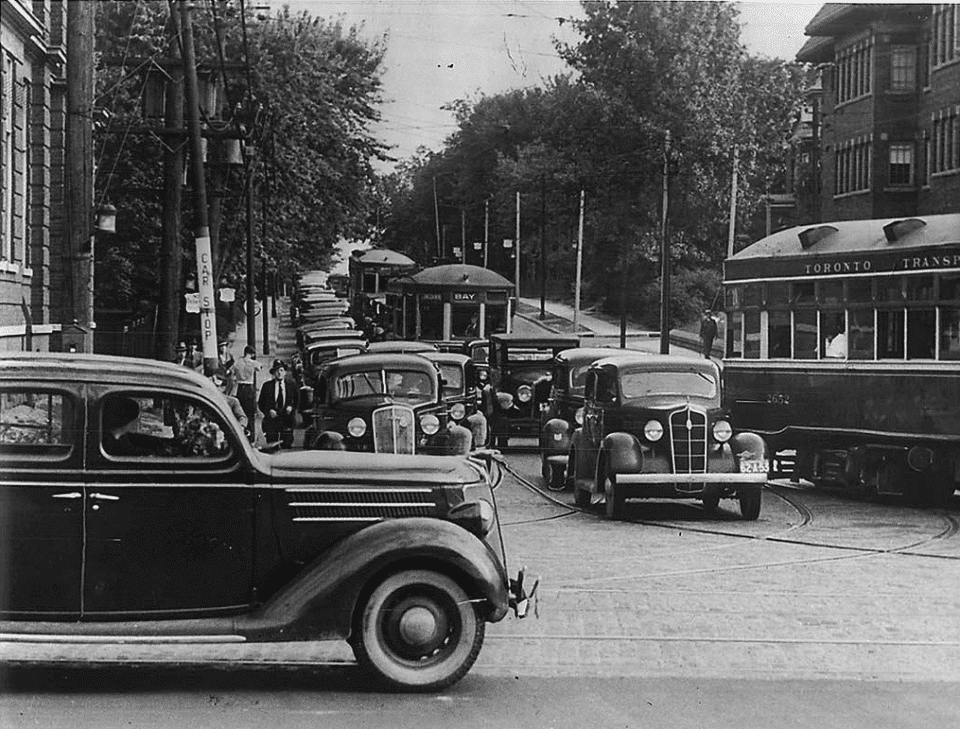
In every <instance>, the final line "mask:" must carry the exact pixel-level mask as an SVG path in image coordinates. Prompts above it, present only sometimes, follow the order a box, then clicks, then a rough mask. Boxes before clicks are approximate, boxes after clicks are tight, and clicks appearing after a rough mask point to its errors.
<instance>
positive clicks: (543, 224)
mask: <svg viewBox="0 0 960 729" xmlns="http://www.w3.org/2000/svg"><path fill="white" fill-rule="evenodd" d="M546 318H547V180H546V177H545V176H544V175H540V321H543V320H544V319H546Z"/></svg>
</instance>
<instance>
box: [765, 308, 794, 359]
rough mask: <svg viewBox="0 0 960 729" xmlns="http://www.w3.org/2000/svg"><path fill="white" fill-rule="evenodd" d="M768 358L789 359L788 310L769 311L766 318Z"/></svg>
mask: <svg viewBox="0 0 960 729" xmlns="http://www.w3.org/2000/svg"><path fill="white" fill-rule="evenodd" d="M767 340H768V346H769V357H770V359H790V354H791V348H790V312H789V311H771V312H770V315H769V316H768V318H767Z"/></svg>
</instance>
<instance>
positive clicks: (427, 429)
mask: <svg viewBox="0 0 960 729" xmlns="http://www.w3.org/2000/svg"><path fill="white" fill-rule="evenodd" d="M420 429H421V430H422V431H423V432H424V433H426V434H427V435H433V434H434V433H436V432H437V431H438V430H440V419H439V418H438V417H437V416H436V415H434V414H433V413H427V414H426V415H424V416H423V417H422V418H420Z"/></svg>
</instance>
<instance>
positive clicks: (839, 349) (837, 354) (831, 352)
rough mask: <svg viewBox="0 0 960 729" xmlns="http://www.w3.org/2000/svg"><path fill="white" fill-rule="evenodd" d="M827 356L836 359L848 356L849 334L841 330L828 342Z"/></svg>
mask: <svg viewBox="0 0 960 729" xmlns="http://www.w3.org/2000/svg"><path fill="white" fill-rule="evenodd" d="M826 356H827V357H832V358H836V359H846V357H847V335H846V334H844V333H843V332H840V333H839V334H838V335H837V336H835V337H834V338H833V339H831V340H830V341H829V342H827V352H826Z"/></svg>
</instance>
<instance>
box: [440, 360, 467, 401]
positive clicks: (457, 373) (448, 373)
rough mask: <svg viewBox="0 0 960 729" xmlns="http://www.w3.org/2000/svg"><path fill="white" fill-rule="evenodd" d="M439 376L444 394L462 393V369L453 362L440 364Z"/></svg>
mask: <svg viewBox="0 0 960 729" xmlns="http://www.w3.org/2000/svg"><path fill="white" fill-rule="evenodd" d="M440 376H441V377H443V394H444V395H447V396H449V395H462V394H463V370H462V369H460V368H459V367H458V366H457V365H454V364H442V365H440Z"/></svg>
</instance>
